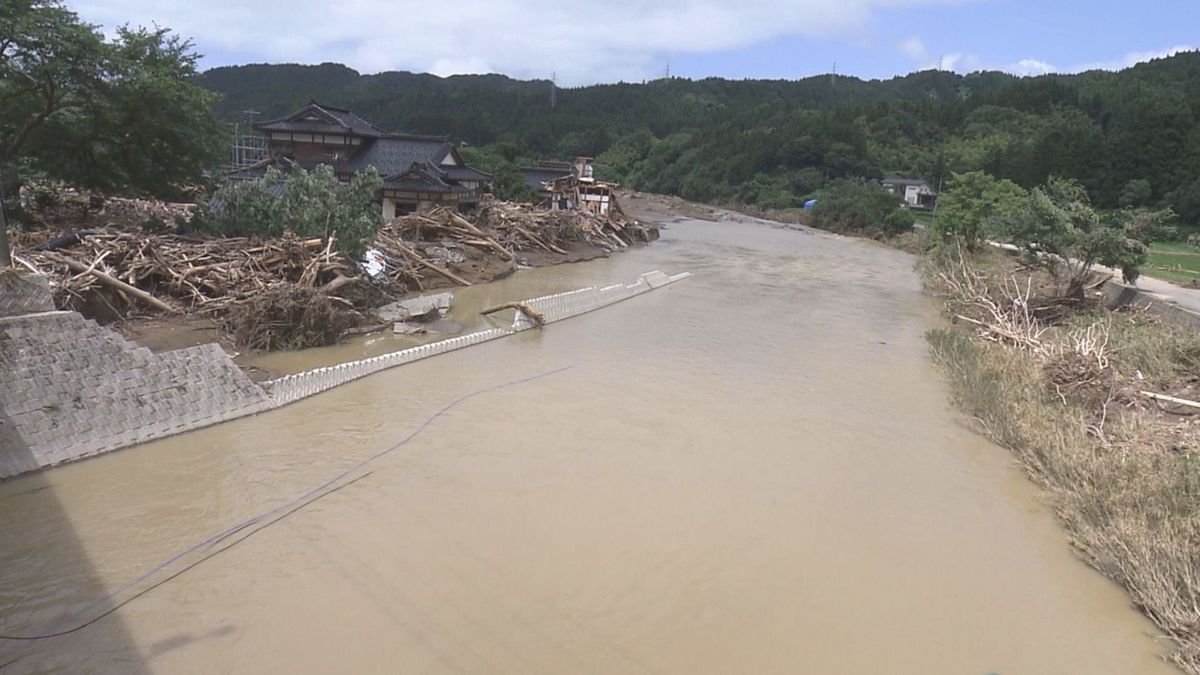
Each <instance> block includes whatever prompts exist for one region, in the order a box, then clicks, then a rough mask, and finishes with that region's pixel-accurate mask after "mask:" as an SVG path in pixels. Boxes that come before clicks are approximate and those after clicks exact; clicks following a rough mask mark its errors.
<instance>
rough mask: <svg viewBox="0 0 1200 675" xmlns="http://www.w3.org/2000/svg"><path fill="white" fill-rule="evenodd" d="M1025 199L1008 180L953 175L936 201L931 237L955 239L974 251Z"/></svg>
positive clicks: (983, 175)
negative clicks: (936, 207) (935, 215)
mask: <svg viewBox="0 0 1200 675" xmlns="http://www.w3.org/2000/svg"><path fill="white" fill-rule="evenodd" d="M1026 199H1027V194H1026V192H1025V190H1024V189H1023V188H1022V187H1021V186H1019V185H1017V184H1016V183H1013V182H1012V181H1010V180H1008V179H1000V180H997V179H996V178H993V177H992V176H990V175H988V174H986V173H984V172H982V171H969V172H967V173H956V174H953V176H952V177H951V178H950V181H949V182H948V183H947V186H946V191H945V192H944V193H943V194H942V195H941V196H940V197H939V198H938V210H937V218H936V220H935V221H934V224H933V227H931V228H930V235H931V238H932V240H933V241H935V242H946V241H950V240H954V239H957V240H960V241H961V242H962V243H963V244H964V245H965V246H966V247H967V248H968V249H971V250H974V249H976V248H978V247H979V246H980V244H982V243H983V242H984V240H985V239H986V238H987V236H988V235H989V234H995V233H997V232H999V231H1001V230H1003V229H1004V227H1005V224H1006V222H1007V221H1008V220H1009V219H1011V218H1013V217H1014V216H1015V215H1016V214H1017V213H1018V212H1019V211H1020V210H1021V209H1022V208H1023V207H1024V204H1025V201H1026Z"/></svg>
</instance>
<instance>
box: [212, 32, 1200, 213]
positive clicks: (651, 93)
mask: <svg viewBox="0 0 1200 675" xmlns="http://www.w3.org/2000/svg"><path fill="white" fill-rule="evenodd" d="M199 82H200V84H202V85H203V86H205V87H207V88H209V89H211V90H213V91H216V92H218V93H220V94H222V95H223V98H222V100H221V101H220V103H219V104H218V112H219V113H220V114H221V115H223V116H225V117H227V118H230V119H232V118H235V117H237V116H238V115H239V114H240V112H241V111H243V110H248V109H254V110H258V111H260V112H261V113H263V114H264V115H265V116H267V117H271V116H278V115H282V114H284V113H286V112H288V111H290V110H293V109H295V108H296V107H298V106H299V105H301V104H302V103H304V102H306V101H307V100H308V99H310V98H315V99H317V100H320V101H324V102H328V103H330V104H336V105H345V106H348V107H350V108H351V109H353V110H355V111H356V112H358V113H359V114H361V115H363V116H364V117H366V118H367V119H370V120H372V121H374V122H375V123H376V124H378V125H380V126H382V127H384V128H388V129H393V130H397V131H406V132H413V133H437V134H449V135H450V136H451V137H453V138H454V139H456V140H460V141H464V142H466V143H468V144H470V145H474V146H492V147H493V148H494V149H495V150H496V152H497V153H498V154H500V155H503V156H504V157H506V158H507V159H509V160H513V159H519V158H522V157H539V156H557V157H564V158H565V157H570V156H572V155H575V154H586V155H593V156H597V157H599V159H600V162H599V163H600V165H601V166H600V171H601V172H602V175H606V176H608V177H611V178H614V179H617V180H621V181H623V182H626V183H628V184H630V185H632V186H633V187H637V188H641V189H646V190H654V191H659V192H667V193H673V194H679V195H682V196H684V197H687V198H690V199H697V200H703V201H718V202H743V203H748V204H757V205H760V206H773V207H788V206H795V205H796V204H798V203H799V201H800V200H801V199H803V198H804V197H805V196H806V195H808V194H810V193H812V192H813V191H815V190H817V189H819V188H820V187H821V186H823V185H824V184H825V183H826V182H827V181H828V180H829V179H831V178H839V177H856V176H866V177H879V176H883V175H914V176H921V177H924V178H926V179H928V180H930V181H931V182H934V183H937V182H939V181H940V180H941V179H942V178H943V177H944V176H948V174H949V172H951V171H967V170H976V169H979V170H984V171H987V172H988V173H991V174H993V175H995V176H998V177H1003V178H1009V179H1012V180H1013V181H1015V182H1017V183H1019V184H1021V185H1024V186H1027V187H1028V186H1033V185H1036V184H1039V183H1042V182H1044V181H1045V180H1046V179H1047V178H1048V177H1049V176H1051V175H1055V176H1062V177H1070V178H1076V179H1078V180H1079V181H1081V182H1082V184H1083V185H1084V186H1085V187H1086V188H1087V189H1088V191H1089V192H1090V193H1091V194H1092V196H1093V199H1094V200H1095V202H1096V203H1097V205H1099V206H1102V207H1106V208H1115V207H1118V206H1129V207H1137V206H1170V207H1171V208H1173V209H1174V210H1175V211H1176V212H1177V213H1179V214H1180V216H1181V220H1182V221H1183V223H1184V224H1190V225H1196V224H1200V169H1198V167H1200V52H1191V53H1185V54H1180V55H1177V56H1175V57H1172V58H1167V59H1160V60H1156V61H1153V62H1150V63H1145V64H1141V65H1138V66H1135V67H1133V68H1130V69H1128V70H1125V71H1122V72H1119V73H1110V72H1104V71H1095V72H1089V73H1083V74H1079V75H1050V76H1043V77H1038V78H1016V77H1013V76H1010V75H1006V74H1003V73H996V72H984V73H975V74H971V75H965V76H963V75H958V74H955V73H949V72H938V71H926V72H921V73H914V74H911V75H908V76H905V77H898V78H893V79H890V80H882V81H880V80H871V81H864V80H859V79H857V78H852V77H843V76H838V77H830V76H816V77H811V78H807V79H803V80H797V81H777V80H745V81H730V80H722V79H715V78H714V79H705V80H697V81H692V80H684V79H669V80H668V79H661V80H655V81H652V82H647V83H644V84H626V83H621V84H610V85H596V86H590V87H582V88H574V89H560V90H559V91H558V92H557V95H556V105H555V106H554V107H553V108H552V107H551V83H550V82H548V81H532V82H522V81H516V80H512V79H509V78H507V77H503V76H498V75H483V76H455V77H449V78H439V77H435V76H432V75H414V74H411V73H396V72H389V73H380V74H377V75H360V74H358V73H356V72H355V71H353V70H351V69H349V68H346V67H344V66H340V65H335V64H324V65H320V66H297V65H277V66H272V65H252V66H240V67H229V68H218V69H214V70H210V71H208V72H206V73H204V74H203V75H201V76H200V78H199Z"/></svg>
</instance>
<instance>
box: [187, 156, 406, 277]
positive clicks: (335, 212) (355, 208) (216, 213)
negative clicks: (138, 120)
mask: <svg viewBox="0 0 1200 675" xmlns="http://www.w3.org/2000/svg"><path fill="white" fill-rule="evenodd" d="M382 187H383V179H382V178H380V177H379V174H378V173H377V172H376V171H375V170H374V169H369V170H367V171H363V172H360V173H357V174H355V175H354V177H353V178H351V179H350V182H349V183H343V182H341V181H339V180H338V178H337V176H336V175H335V174H334V172H333V169H332V168H330V167H329V166H327V165H325V164H321V165H319V166H317V167H316V168H315V169H313V170H312V171H304V170H296V171H292V172H289V173H288V174H287V175H286V176H285V175H283V174H282V173H280V172H279V171H277V170H275V169H270V170H268V171H267V174H266V175H265V176H263V177H262V178H259V179H256V180H249V181H236V182H231V183H228V184H226V185H225V186H224V187H222V188H221V189H220V190H218V191H217V193H216V194H215V195H213V198H212V199H211V200H209V202H208V203H207V204H205V205H203V207H202V208H201V209H200V211H199V212H198V213H197V214H196V216H195V218H194V219H193V221H192V225H193V227H194V228H196V229H197V230H199V231H201V232H204V233H208V234H213V235H218V236H223V237H247V236H262V237H279V236H282V235H283V234H284V233H285V232H292V233H293V234H296V235H299V236H301V237H321V238H325V237H329V236H331V235H335V234H336V238H337V249H338V250H339V251H342V252H343V253H347V254H349V255H351V256H354V257H356V258H357V257H359V256H361V255H362V254H363V251H364V250H365V249H366V247H367V246H368V245H369V244H370V243H371V242H372V241H374V239H375V235H376V234H377V233H378V232H379V225H380V223H381V222H382V219H383V216H382V214H381V212H380V209H379V205H378V204H377V203H376V202H375V196H376V194H378V192H379V190H380V189H381V188H382ZM277 194H278V195H279V196H276V195H277Z"/></svg>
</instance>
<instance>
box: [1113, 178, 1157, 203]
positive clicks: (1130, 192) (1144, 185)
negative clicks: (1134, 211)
mask: <svg viewBox="0 0 1200 675" xmlns="http://www.w3.org/2000/svg"><path fill="white" fill-rule="evenodd" d="M1153 196H1154V189H1153V188H1152V187H1151V186H1150V181H1148V180H1146V179H1145V178H1134V179H1133V180H1131V181H1129V182H1127V183H1125V187H1123V188H1121V198H1120V200H1119V201H1120V204H1121V206H1122V207H1123V208H1137V207H1141V206H1146V205H1147V204H1149V203H1150V198H1151V197H1153Z"/></svg>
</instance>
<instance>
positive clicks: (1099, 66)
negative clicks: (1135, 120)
mask: <svg viewBox="0 0 1200 675" xmlns="http://www.w3.org/2000/svg"><path fill="white" fill-rule="evenodd" d="M1194 49H1196V48H1195V47H1193V46H1189V45H1176V46H1174V47H1170V48H1168V49H1161V50H1159V51H1148V52H1129V53H1128V54H1126V55H1125V56H1122V57H1120V58H1117V59H1113V60H1111V61H1099V62H1096V63H1085V64H1083V65H1081V66H1076V67H1075V68H1072V69H1071V72H1074V73H1081V72H1083V71H1085V70H1123V69H1125V68H1129V67H1131V66H1136V65H1137V64H1139V63H1145V62H1146V61H1151V60H1153V59H1162V58H1166V57H1168V56H1174V55H1176V54H1178V53H1179V52H1190V51H1192V50H1194Z"/></svg>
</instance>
